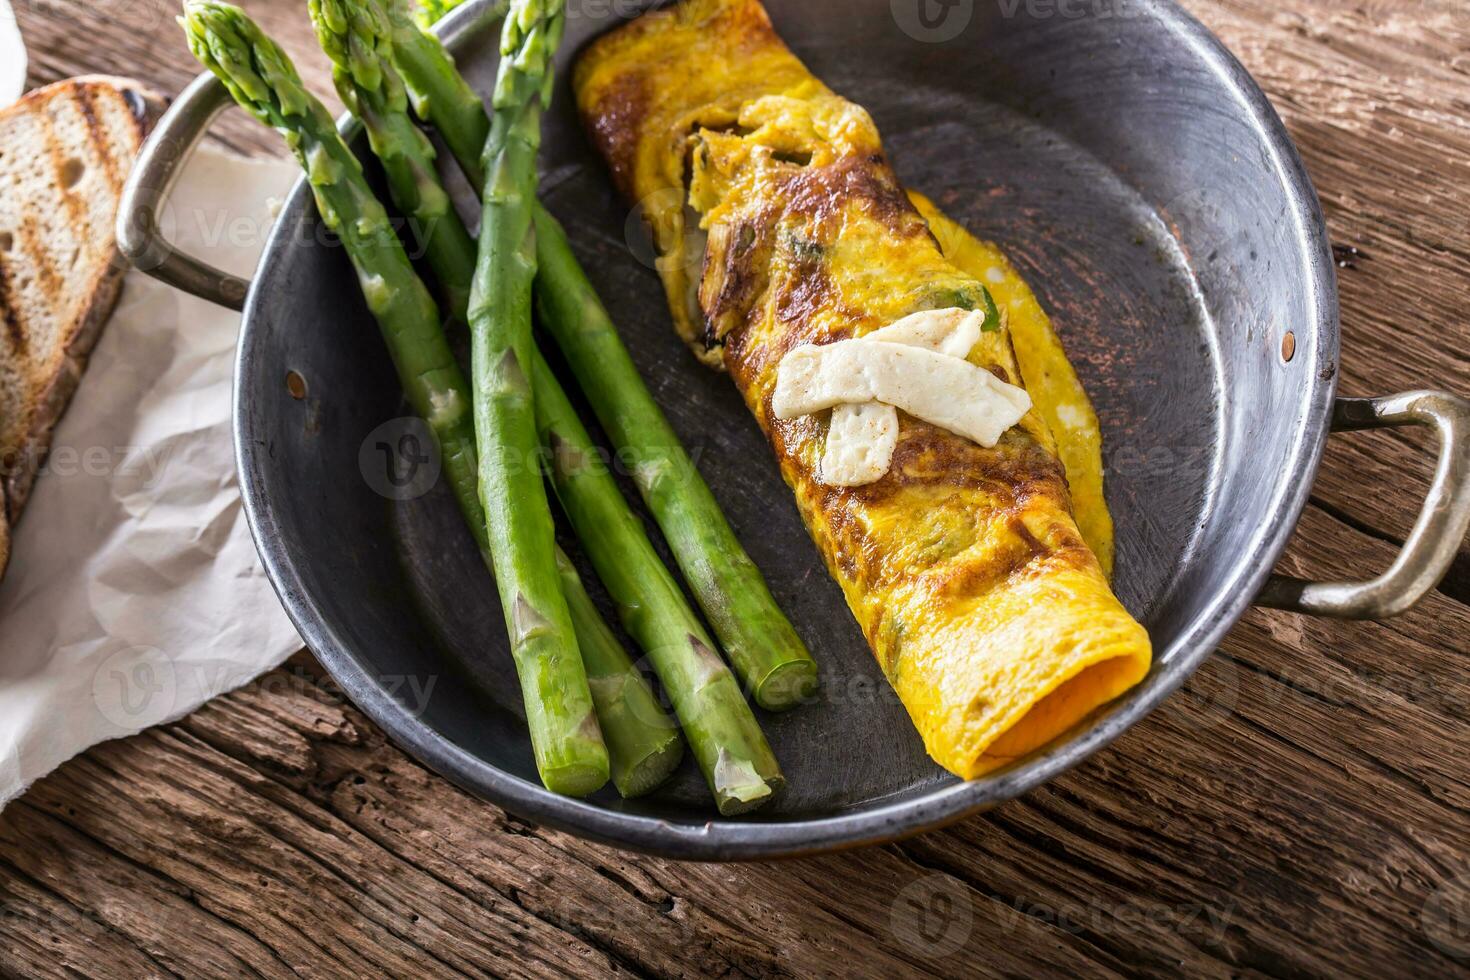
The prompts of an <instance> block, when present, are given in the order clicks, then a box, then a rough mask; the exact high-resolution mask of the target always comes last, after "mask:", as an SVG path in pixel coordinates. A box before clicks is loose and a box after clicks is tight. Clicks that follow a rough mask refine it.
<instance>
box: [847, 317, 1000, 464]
mask: <svg viewBox="0 0 1470 980" xmlns="http://www.w3.org/2000/svg"><path fill="white" fill-rule="evenodd" d="M984 326H985V314H984V313H979V312H976V311H975V310H962V309H959V308H958V307H951V308H949V309H944V310H922V311H920V312H918V313H910V314H909V315H908V316H906V317H904V318H903V319H901V320H895V321H894V322H893V323H890V324H889V325H888V326H886V327H883V328H882V329H880V330H875V331H873V332H872V333H870V334H865V335H864V336H863V337H862V338H861V339H862V340H878V341H885V342H887V343H891V344H907V345H909V346H910V347H924V348H927V349H929V350H932V351H938V352H939V353H941V354H947V355H949V356H950V357H961V358H962V357H968V356H969V354H970V351H971V350H972V349H973V348H974V346H975V345H976V344H977V343H979V342H980V332H981V330H982V329H983V328H984ZM897 446H898V409H896V408H894V407H893V406H892V405H884V404H882V403H881V402H866V403H864V404H860V405H838V406H837V407H836V408H834V409H832V421H831V424H830V425H828V427H827V441H826V443H825V444H824V445H823V447H822V464H821V469H820V471H819V472H820V479H821V481H822V482H823V483H825V484H827V485H828V486H833V487H862V486H867V485H868V484H869V483H877V482H878V481H879V480H881V479H883V475H884V474H885V473H887V472H888V469H889V467H890V466H892V465H893V451H894V449H895V448H897Z"/></svg>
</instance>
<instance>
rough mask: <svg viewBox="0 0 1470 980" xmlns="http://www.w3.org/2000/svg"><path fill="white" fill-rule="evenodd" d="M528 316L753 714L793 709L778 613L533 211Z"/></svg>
mask: <svg viewBox="0 0 1470 980" xmlns="http://www.w3.org/2000/svg"><path fill="white" fill-rule="evenodd" d="M536 251H537V254H538V256H539V259H540V270H541V271H540V274H539V275H537V277H536V292H535V295H536V311H537V313H538V314H539V316H538V319H539V320H540V322H541V325H542V326H543V327H545V328H546V330H547V331H548V332H549V333H550V334H551V335H552V337H554V338H555V339H556V343H557V345H558V346H559V347H560V348H561V351H562V354H563V355H565V357H566V359H567V363H568V364H569V365H570V366H571V369H572V373H573V374H575V375H576V377H577V382H578V384H580V385H581V387H582V391H583V392H585V393H586V395H587V400H588V401H589V402H590V403H591V404H592V409H593V411H594V412H596V414H597V419H598V421H599V422H601V423H602V427H603V428H604V429H606V430H607V434H608V438H610V439H611V440H612V441H613V444H614V445H616V446H618V447H619V449H620V450H621V451H622V452H623V453H624V457H623V458H624V459H626V460H627V462H628V463H629V465H630V466H631V468H632V472H633V482H634V483H635V484H636V485H637V487H638V492H639V493H640V494H641V495H642V497H643V502H644V503H645V504H647V505H648V509H649V511H651V512H652V513H653V516H654V520H656V521H657V522H658V525H659V527H660V528H662V529H663V532H664V537H665V538H666V539H667V540H668V542H669V548H670V550H671V551H673V553H674V557H675V559H676V560H677V561H678V562H679V568H680V569H681V570H682V571H683V572H684V579H685V581H687V582H688V583H689V588H690V591H692V592H693V593H694V596H695V598H696V599H697V600H698V601H699V605H700V608H701V609H703V610H704V615H705V617H706V618H707V619H708V620H709V623H710V626H712V627H713V628H714V631H715V635H716V636H718V637H719V638H720V642H721V643H722V645H723V646H724V648H725V653H726V655H728V656H729V658H730V662H731V663H732V664H733V665H734V667H735V671H736V673H738V674H739V675H740V676H741V678H742V679H744V681H745V683H746V685H747V686H748V687H749V688H750V690H752V691H753V692H754V694H755V699H756V702H757V703H759V704H760V706H761V707H763V708H766V709H768V710H772V711H780V710H784V709H786V708H793V707H795V706H796V705H798V704H800V703H801V702H802V701H803V700H804V699H806V698H808V697H810V696H811V695H812V694H813V693H815V692H816V689H817V664H816V661H815V660H813V659H812V657H811V654H809V653H807V650H806V647H805V645H803V644H802V642H801V638H800V637H798V636H797V635H796V630H795V629H793V628H792V626H791V622H790V621H789V620H788V619H787V618H786V616H785V615H784V614H783V613H782V612H781V607H780V606H778V605H777V604H776V600H775V598H774V597H773V596H772V595H771V592H770V589H768V588H767V587H766V582H765V579H764V578H763V577H762V576H761V573H760V569H758V568H757V567H756V566H755V562H753V561H751V560H750V557H749V556H748V555H746V553H745V550H744V549H743V548H742V547H741V546H740V541H739V539H738V538H736V536H735V532H734V530H733V529H732V528H731V527H730V524H729V522H728V521H726V520H725V515H724V514H723V513H722V512H721V510H720V505H719V503H718V502H716V500H715V497H714V494H713V493H711V492H710V488H709V484H707V483H705V482H704V478H703V477H702V476H700V475H699V470H698V469H696V468H695V466H694V461H693V460H692V459H690V458H689V454H688V453H687V452H685V450H684V446H683V444H682V443H681V442H680V441H679V437H678V436H677V435H675V434H674V430H673V427H672V426H670V425H669V420H668V419H667V418H666V417H665V416H664V413H663V410H662V409H660V408H659V407H658V403H657V402H656V401H654V399H653V394H652V393H651V392H650V391H649V390H648V386H647V385H646V384H644V382H643V377H642V376H641V375H640V374H639V373H638V368H637V366H636V365H634V363H633V358H632V356H631V355H630V354H629V353H628V348H627V347H625V346H623V340H622V338H621V337H620V336H618V330H617V327H615V326H614V325H613V322H612V318H611V317H609V316H608V313H607V309H606V308H605V307H604V306H603V305H602V301H601V300H600V299H598V297H597V291H596V290H595V289H593V288H592V283H590V282H588V281H587V274H586V273H585V272H583V271H582V267H581V265H580V264H578V262H577V258H576V256H575V255H573V254H572V249H571V246H570V245H569V244H568V243H567V237H566V233H565V232H563V231H562V228H561V225H560V223H558V222H557V220H556V219H555V218H554V217H552V216H551V213H550V212H548V211H546V210H545V209H544V208H542V209H538V210H537V212H536Z"/></svg>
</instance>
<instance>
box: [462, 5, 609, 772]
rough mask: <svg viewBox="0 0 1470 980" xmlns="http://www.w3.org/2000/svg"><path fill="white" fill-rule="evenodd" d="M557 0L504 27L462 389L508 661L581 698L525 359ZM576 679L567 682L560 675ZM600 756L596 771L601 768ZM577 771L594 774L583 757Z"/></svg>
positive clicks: (583, 687)
mask: <svg viewBox="0 0 1470 980" xmlns="http://www.w3.org/2000/svg"><path fill="white" fill-rule="evenodd" d="M563 14H564V9H563V5H562V2H561V0H517V3H515V4H514V5H512V7H511V12H510V14H509V15H508V16H507V18H506V21H505V30H504V32H503V34H502V37H501V44H500V48H501V62H500V75H499V77H498V78H497V80H496V85H495V107H496V112H497V122H496V123H495V125H493V126H492V127H491V129H490V137H489V139H488V140H487V141H486V143H485V153H484V163H485V172H486V174H487V175H488V176H487V180H486V183H485V186H484V189H483V191H482V193H481V197H482V199H483V201H484V205H485V207H484V217H483V218H482V220H481V225H480V242H479V245H480V248H479V260H478V262H477V263H476V265H475V276H474V280H473V284H472V288H471V290H470V306H469V323H470V370H471V374H472V376H473V379H474V380H473V383H472V384H471V386H470V393H471V395H472V397H473V400H474V409H475V438H476V445H477V446H478V448H479V454H480V502H481V504H482V505H483V506H484V508H485V530H486V533H487V536H488V537H489V539H490V554H491V557H492V558H493V559H494V563H495V581H496V584H497V585H498V587H499V589H500V600H501V602H502V603H503V604H504V606H505V608H506V609H507V611H508V613H507V615H508V618H509V626H510V640H511V649H512V650H513V651H514V653H515V656H516V659H517V662H520V661H526V662H528V663H532V664H538V665H543V666H549V667H552V668H554V669H552V670H547V671H545V672H544V673H542V674H541V675H540V676H541V677H542V678H543V679H544V680H546V681H549V682H551V683H549V684H546V685H545V686H543V687H541V688H540V690H539V692H538V693H539V695H540V697H541V698H542V699H543V700H552V701H560V700H561V699H562V698H564V697H568V698H571V699H572V700H574V701H581V700H582V699H583V696H584V695H586V697H585V704H586V706H587V708H588V712H587V720H588V721H589V722H590V723H591V724H590V726H589V731H588V735H589V737H590V736H591V735H593V734H594V732H595V729H596V719H595V717H594V716H593V715H592V712H591V707H592V702H591V696H590V694H587V677H586V674H585V672H584V670H583V666H582V660H581V656H580V654H579V652H578V650H577V639H576V636H575V635H574V634H573V632H572V617H571V613H570V611H569V610H568V609H567V602H566V597H565V595H564V594H563V593H562V589H561V580H560V578H559V576H558V573H557V569H556V560H555V558H554V556H553V549H554V548H555V545H556V540H555V539H556V532H555V529H554V528H553V526H552V521H551V507H550V505H549V504H548V503H547V500H546V485H545V483H544V482H543V480H542V478H541V465H540V461H541V452H540V444H539V443H538V442H537V439H536V419H535V414H534V405H533V403H534V401H535V398H534V394H533V389H532V386H531V380H530V365H531V352H532V346H531V281H532V280H533V279H534V278H535V275H536V242H535V239H534V235H535V231H534V228H533V226H532V224H531V210H530V203H531V201H533V200H534V199H535V195H536V150H537V148H538V147H539V146H540V145H541V112H542V107H543V106H544V105H545V104H546V102H547V101H548V100H549V99H550V96H551V81H552V74H551V56H552V54H553V53H554V52H555V51H556V45H557V43H558V41H559V40H560V39H561V32H562V26H563ZM573 678H574V679H575V680H576V681H577V682H578V684H577V686H576V687H575V688H572V687H571V685H570V683H569V681H570V680H571V679H573ZM597 743H598V746H599V748H600V747H601V745H602V741H601V739H600V738H598V740H597ZM607 765H608V763H607V757H606V753H605V752H604V754H603V756H602V767H603V768H602V778H603V779H604V780H605V779H606V778H607V775H608V769H607ZM584 778H586V779H587V780H588V781H590V780H592V779H594V778H596V773H595V772H594V771H593V770H592V769H590V768H589V769H587V770H586V772H585V773H584Z"/></svg>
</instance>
